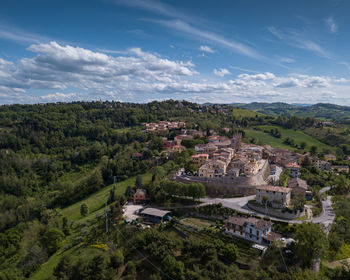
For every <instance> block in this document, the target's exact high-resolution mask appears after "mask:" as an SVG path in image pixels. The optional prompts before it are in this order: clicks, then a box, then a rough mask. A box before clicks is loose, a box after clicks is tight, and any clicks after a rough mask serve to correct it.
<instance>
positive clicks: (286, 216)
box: [248, 201, 304, 220]
mask: <svg viewBox="0 0 350 280" xmlns="http://www.w3.org/2000/svg"><path fill="white" fill-rule="evenodd" d="M248 207H249V208H250V209H252V210H254V211H256V212H259V213H262V214H267V215H269V216H273V217H276V218H281V219H286V220H294V219H297V218H299V217H301V216H303V215H304V211H298V212H297V213H296V214H294V213H289V212H281V211H278V210H273V209H271V208H267V209H266V208H265V207H264V206H258V205H256V204H254V203H251V202H250V201H249V202H248Z"/></svg>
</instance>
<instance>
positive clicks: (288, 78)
mask: <svg viewBox="0 0 350 280" xmlns="http://www.w3.org/2000/svg"><path fill="white" fill-rule="evenodd" d="M28 50H30V51H32V52H34V53H35V55H34V57H31V58H22V59H20V60H19V61H18V62H16V63H14V62H10V61H7V60H5V59H1V58H0V103H2V104H4V103H36V102H56V101H73V100H97V99H102V100H122V101H133V102H143V101H145V100H154V99H157V100H163V99H166V98H175V99H187V100H190V101H195V102H206V101H208V102H249V101H266V100H268V101H271V102H272V101H285V102H299V103H313V102H321V101H322V102H323V101H324V99H325V97H326V96H327V97H329V100H328V102H337V100H341V102H342V104H346V102H347V103H349V101H344V100H349V99H346V97H347V96H348V92H349V91H350V80H347V79H344V78H342V77H337V78H335V77H327V76H310V75H296V74H295V75H284V76H278V75H275V74H274V73H271V72H265V73H253V74H247V73H244V74H240V75H238V76H237V77H235V78H232V79H231V80H229V81H221V80H215V75H218V76H219V77H224V76H226V75H230V74H231V73H230V71H229V70H228V69H225V68H219V69H215V70H214V74H215V75H214V74H213V78H212V79H209V78H208V79H204V77H203V76H200V75H199V73H197V72H196V70H195V65H194V64H193V63H192V62H191V61H188V62H184V61H173V60H170V59H167V58H163V57H161V56H160V55H159V54H155V53H150V52H145V51H143V50H141V49H140V48H132V49H129V50H127V52H126V53H122V54H119V55H116V56H111V55H107V54H104V53H101V52H95V51H92V50H88V49H85V48H79V47H73V46H69V45H60V44H58V43H56V42H50V43H47V44H35V45H31V46H30V47H29V48H28ZM231 75H232V74H231ZM231 77H232V76H231ZM206 78H207V77H206Z"/></svg>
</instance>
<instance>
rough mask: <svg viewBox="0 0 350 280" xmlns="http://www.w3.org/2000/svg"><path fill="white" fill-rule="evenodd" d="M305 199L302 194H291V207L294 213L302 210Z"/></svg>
mask: <svg viewBox="0 0 350 280" xmlns="http://www.w3.org/2000/svg"><path fill="white" fill-rule="evenodd" d="M305 202H306V199H305V195H304V194H303V193H295V194H293V198H292V200H291V205H292V207H293V210H294V211H297V210H303V209H304V205H305Z"/></svg>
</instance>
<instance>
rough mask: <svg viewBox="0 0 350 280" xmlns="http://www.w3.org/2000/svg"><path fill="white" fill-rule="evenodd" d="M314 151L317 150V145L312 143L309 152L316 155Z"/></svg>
mask: <svg viewBox="0 0 350 280" xmlns="http://www.w3.org/2000/svg"><path fill="white" fill-rule="evenodd" d="M316 152H317V146H314V145H312V146H311V148H310V154H311V155H313V156H314V155H316Z"/></svg>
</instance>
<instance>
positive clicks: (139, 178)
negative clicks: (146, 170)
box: [135, 175, 142, 189]
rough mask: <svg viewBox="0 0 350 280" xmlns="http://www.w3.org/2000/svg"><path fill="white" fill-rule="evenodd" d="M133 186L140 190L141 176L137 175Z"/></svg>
mask: <svg viewBox="0 0 350 280" xmlns="http://www.w3.org/2000/svg"><path fill="white" fill-rule="evenodd" d="M135 186H136V187H137V188H139V189H141V188H142V176H141V175H137V177H136V180H135Z"/></svg>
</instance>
